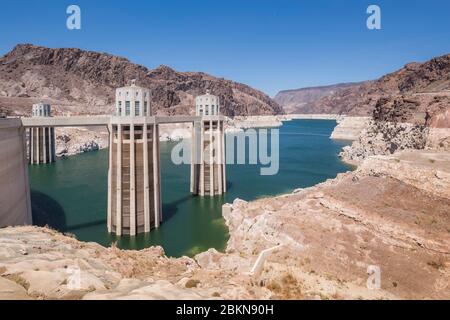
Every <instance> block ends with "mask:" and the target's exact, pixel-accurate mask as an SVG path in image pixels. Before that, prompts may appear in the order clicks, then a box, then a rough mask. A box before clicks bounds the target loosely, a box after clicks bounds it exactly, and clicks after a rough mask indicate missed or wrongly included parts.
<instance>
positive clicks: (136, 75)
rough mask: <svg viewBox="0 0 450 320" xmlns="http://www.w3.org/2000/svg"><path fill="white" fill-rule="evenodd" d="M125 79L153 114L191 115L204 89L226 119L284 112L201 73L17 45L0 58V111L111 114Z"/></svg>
mask: <svg viewBox="0 0 450 320" xmlns="http://www.w3.org/2000/svg"><path fill="white" fill-rule="evenodd" d="M131 79H136V80H137V84H138V85H141V86H144V87H147V88H150V89H151V90H152V109H153V112H154V113H155V114H164V115H173V114H192V113H194V98H195V96H196V95H200V94H203V93H205V92H206V90H207V89H209V90H210V91H211V93H212V94H215V95H218V96H219V97H220V102H221V111H222V113H223V114H225V115H228V116H234V115H239V116H245V115H272V114H282V113H284V112H283V109H282V108H281V107H280V106H279V105H278V104H277V103H276V102H274V101H273V100H272V99H271V98H270V97H269V96H267V95H266V94H264V93H263V92H261V91H258V90H256V89H253V88H251V87H250V86H247V85H245V84H241V83H237V82H233V81H231V80H226V79H222V78H216V77H214V76H211V75H208V74H206V73H202V72H178V71H175V70H173V69H171V68H170V67H168V66H164V65H162V66H159V67H158V68H156V69H154V70H150V69H147V68H146V67H144V66H141V65H137V64H134V63H131V62H130V61H128V60H127V59H125V58H122V57H117V56H113V55H110V54H106V53H98V52H92V51H84V50H80V49H66V48H64V49H52V48H47V47H42V46H35V45H31V44H21V45H17V46H16V47H15V48H14V49H13V50H12V51H11V52H9V53H7V54H6V55H5V56H3V57H2V58H0V111H3V112H6V113H8V114H19V115H20V114H29V112H30V108H31V104H32V103H33V102H37V101H40V100H44V101H48V102H50V103H52V105H53V106H54V109H56V111H57V112H60V113H63V112H71V113H73V114H104V113H111V112H112V111H113V109H114V108H113V104H114V90H115V88H117V87H121V86H124V85H126V84H127V83H128V82H129V81H130V80H131Z"/></svg>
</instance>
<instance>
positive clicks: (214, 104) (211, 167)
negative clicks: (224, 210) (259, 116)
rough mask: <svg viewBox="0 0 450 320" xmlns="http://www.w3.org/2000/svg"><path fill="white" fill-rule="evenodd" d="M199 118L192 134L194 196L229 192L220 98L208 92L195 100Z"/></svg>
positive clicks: (192, 182) (192, 186) (192, 187)
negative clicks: (200, 118)
mask: <svg viewBox="0 0 450 320" xmlns="http://www.w3.org/2000/svg"><path fill="white" fill-rule="evenodd" d="M195 104H196V106H195V107H196V109H195V110H196V115H197V116H201V117H202V120H201V121H199V122H195V123H194V126H193V130H192V131H193V132H192V155H191V157H192V158H191V192H192V193H193V194H198V195H200V196H214V195H220V194H222V193H224V192H226V191H227V183H226V165H225V134H224V123H223V120H221V118H220V117H219V115H220V104H219V97H217V96H214V95H212V94H210V93H209V91H207V92H206V94H205V95H201V96H198V97H197V98H196V99H195Z"/></svg>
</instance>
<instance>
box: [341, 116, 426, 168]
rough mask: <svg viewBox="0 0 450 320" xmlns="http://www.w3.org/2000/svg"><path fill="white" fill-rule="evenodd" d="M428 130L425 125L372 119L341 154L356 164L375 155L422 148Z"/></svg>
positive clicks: (424, 144) (349, 161) (346, 159)
mask: <svg viewBox="0 0 450 320" xmlns="http://www.w3.org/2000/svg"><path fill="white" fill-rule="evenodd" d="M428 131H429V130H428V128H427V127H426V126H425V125H416V124H410V123H401V122H384V121H373V120H372V121H370V123H369V125H368V126H367V128H366V129H364V130H362V132H361V134H360V135H359V138H358V139H357V140H356V141H354V142H353V144H352V145H351V146H346V147H344V148H343V149H342V152H341V153H340V156H341V158H343V159H344V161H346V162H348V163H352V164H356V163H359V162H361V161H362V160H364V159H366V158H368V157H370V156H373V155H390V154H393V153H394V152H397V151H400V150H407V149H411V150H414V149H416V150H422V149H424V148H425V146H426V144H427V138H428Z"/></svg>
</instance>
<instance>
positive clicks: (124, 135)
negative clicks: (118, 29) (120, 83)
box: [108, 81, 162, 236]
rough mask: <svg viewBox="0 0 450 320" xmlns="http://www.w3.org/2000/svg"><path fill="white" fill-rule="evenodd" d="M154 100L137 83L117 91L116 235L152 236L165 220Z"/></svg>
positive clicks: (111, 186)
mask: <svg viewBox="0 0 450 320" xmlns="http://www.w3.org/2000/svg"><path fill="white" fill-rule="evenodd" d="M150 99H151V98H150V90H148V89H144V88H141V87H138V86H136V84H135V81H132V83H131V85H130V86H128V87H124V88H119V89H117V90H116V114H115V116H113V117H112V118H111V124H110V125H109V132H110V140H109V146H110V147H109V171H108V231H109V232H113V233H115V234H116V235H122V234H128V235H132V236H134V235H136V234H138V233H143V232H150V229H151V228H157V227H159V225H160V223H161V220H162V211H161V190H160V164H159V132H158V125H157V124H156V123H155V118H154V117H151V115H152V112H151V106H150Z"/></svg>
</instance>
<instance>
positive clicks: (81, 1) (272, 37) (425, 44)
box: [0, 0, 450, 96]
mask: <svg viewBox="0 0 450 320" xmlns="http://www.w3.org/2000/svg"><path fill="white" fill-rule="evenodd" d="M70 4H77V5H79V6H80V7H81V10H82V16H81V18H82V29H81V30H76V31H69V30H68V29H67V28H66V19H67V16H68V15H67V14H66V8H67V6H68V5H70ZM370 4H377V5H379V6H380V7H381V13H382V29H381V30H368V29H367V28H366V19H367V17H368V15H367V14H366V9H367V7H368V6H369V5H370ZM449 14H450V1H449V0H428V1H417V0H416V1H414V0H409V1H406V0H387V1H378V0H372V1H365V0H345V1H344V0H327V1H326V0H222V1H218V0H158V1H156V0H154V1H148V0H147V1H144V0H140V1H138V0H128V1H118V0H71V1H66V0H34V1H32V0H2V6H1V11H0V30H1V31H0V54H4V53H6V52H8V51H9V50H11V49H12V48H13V47H14V46H15V45H16V44H18V43H33V44H37V45H44V46H49V47H77V48H82V49H87V50H94V51H101V52H108V53H111V54H115V55H120V56H124V57H126V58H128V59H129V60H131V61H132V62H135V63H139V64H143V65H145V66H146V67H149V68H154V67H156V66H158V65H160V64H165V65H169V66H171V67H173V68H175V69H177V70H180V71H203V72H207V73H210V74H212V75H215V76H218V77H224V78H227V79H232V80H235V81H239V82H243V83H246V84H248V85H251V86H253V87H255V88H258V89H260V90H262V91H264V92H266V93H268V94H269V95H271V96H273V95H275V94H276V93H277V92H278V91H279V90H283V89H291V88H299V87H306V86H316V85H326V84H332V83H338V82H348V81H360V80H367V79H374V78H377V77H379V76H381V75H383V74H385V73H387V72H391V71H394V70H396V69H398V68H400V67H401V66H403V65H404V64H405V63H407V62H411V61H426V60H428V59H430V58H432V57H434V56H438V55H442V54H446V53H450V40H449V39H450V19H449Z"/></svg>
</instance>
